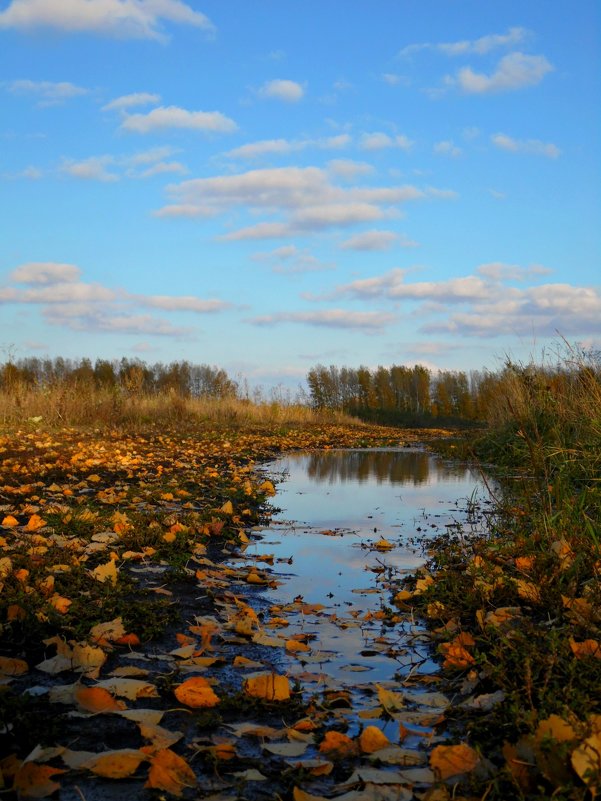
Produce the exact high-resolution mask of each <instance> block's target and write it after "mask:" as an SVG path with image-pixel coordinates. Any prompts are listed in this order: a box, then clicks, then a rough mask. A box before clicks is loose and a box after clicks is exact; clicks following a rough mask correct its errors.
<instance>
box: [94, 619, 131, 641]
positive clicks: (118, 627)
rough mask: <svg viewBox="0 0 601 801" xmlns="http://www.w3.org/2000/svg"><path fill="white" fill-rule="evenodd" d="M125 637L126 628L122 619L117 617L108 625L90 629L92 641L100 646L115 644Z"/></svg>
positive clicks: (99, 625)
mask: <svg viewBox="0 0 601 801" xmlns="http://www.w3.org/2000/svg"><path fill="white" fill-rule="evenodd" d="M124 636H125V628H124V627H123V620H122V618H121V617H116V618H115V619H114V620H110V621H108V622H107V623H97V624H96V625H95V626H92V628H91V629H90V639H91V640H93V641H94V642H95V643H97V644H98V645H106V644H107V643H110V642H115V640H118V639H119V638H120V637H124Z"/></svg>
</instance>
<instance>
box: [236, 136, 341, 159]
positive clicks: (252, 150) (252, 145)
mask: <svg viewBox="0 0 601 801" xmlns="http://www.w3.org/2000/svg"><path fill="white" fill-rule="evenodd" d="M350 141H351V137H350V136H349V135H348V134H340V135H338V136H329V137H326V138H324V139H262V140H260V141H258V142H249V143H248V144H246V145H241V146H240V147H236V148H234V149H233V150H229V151H228V152H227V153H226V154H225V155H226V156H229V157H230V158H235V159H256V158H259V157H261V156H269V155H278V156H281V155H287V154H288V153H295V152H298V151H300V150H305V149H306V148H308V147H316V148H319V149H321V150H340V149H342V148H344V147H346V146H347V145H348V144H349V142H350Z"/></svg>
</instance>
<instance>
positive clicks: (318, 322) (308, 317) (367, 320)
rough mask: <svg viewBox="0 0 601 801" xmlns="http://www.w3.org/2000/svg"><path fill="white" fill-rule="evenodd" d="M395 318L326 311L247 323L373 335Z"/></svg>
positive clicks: (272, 316)
mask: <svg viewBox="0 0 601 801" xmlns="http://www.w3.org/2000/svg"><path fill="white" fill-rule="evenodd" d="M395 320H396V317H395V315H394V314H389V313H386V312H380V311H367V312H362V311H348V310H346V309H328V310H326V311H321V312H279V313H277V314H266V315H263V316H261V317H255V318H253V319H252V320H249V322H251V323H253V325H262V326H271V325H277V324H278V323H301V324H305V325H314V326H318V327H320V328H344V329H347V328H351V329H358V330H362V331H366V332H372V333H375V332H377V331H380V330H381V329H383V328H385V327H386V326H387V325H389V324H390V323H392V322H394V321H395Z"/></svg>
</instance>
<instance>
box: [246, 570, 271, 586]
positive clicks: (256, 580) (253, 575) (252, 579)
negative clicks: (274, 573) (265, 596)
mask: <svg viewBox="0 0 601 801" xmlns="http://www.w3.org/2000/svg"><path fill="white" fill-rule="evenodd" d="M246 581H247V582H248V583H249V584H268V583H269V579H266V578H264V577H263V576H260V575H259V574H258V573H257V571H256V570H250V571H249V573H248V575H247V576H246Z"/></svg>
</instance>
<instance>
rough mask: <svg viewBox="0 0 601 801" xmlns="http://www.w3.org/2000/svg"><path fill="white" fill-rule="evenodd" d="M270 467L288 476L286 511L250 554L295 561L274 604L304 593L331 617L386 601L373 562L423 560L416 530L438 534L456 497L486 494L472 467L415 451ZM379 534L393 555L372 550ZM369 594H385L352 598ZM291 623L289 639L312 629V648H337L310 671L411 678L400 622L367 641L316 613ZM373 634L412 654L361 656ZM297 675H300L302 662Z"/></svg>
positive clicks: (458, 505)
mask: <svg viewBox="0 0 601 801" xmlns="http://www.w3.org/2000/svg"><path fill="white" fill-rule="evenodd" d="M266 470H267V472H268V473H269V474H270V475H271V476H272V477H275V479H276V480H277V479H279V478H280V476H281V477H282V478H284V479H285V480H284V481H282V482H278V483H277V495H276V497H275V498H274V499H273V504H274V506H276V507H279V508H281V510H282V511H281V512H278V513H277V514H276V515H274V526H273V527H272V528H271V529H268V530H266V531H265V532H264V539H263V540H262V541H260V542H259V543H257V544H253V545H251V546H249V548H248V550H247V553H248V554H249V555H250V554H252V553H270V554H274V556H275V557H276V559H278V558H279V559H283V558H290V557H291V558H292V564H291V565H286V564H282V563H280V564H276V570H278V571H279V572H282V573H285V574H286V580H285V581H284V583H283V584H282V586H281V587H279V588H278V589H277V590H272V591H270V592H269V596H271V597H270V600H272V602H273V603H276V604H277V603H280V604H285V603H289V602H291V601H292V600H293V598H294V597H295V596H297V595H302V596H303V598H304V600H305V601H306V602H307V603H322V604H325V605H326V606H327V610H326V613H327V614H328V615H329V614H336V615H337V616H338V618H343V619H349V620H351V619H352V618H351V617H350V616H351V613H352V612H353V611H359V612H360V614H361V615H363V614H364V613H365V612H367V611H368V610H371V611H377V609H379V608H380V606H381V604H382V603H386V604H388V603H389V600H390V598H389V596H390V593H388V592H387V591H386V589H385V588H383V586H382V581H383V580H385V577H383V576H380V578H378V576H377V575H376V573H374V572H372V571H371V570H369V567H370V566H381V565H385V566H390V567H394V568H397V569H398V570H405V571H410V572H411V571H413V570H415V568H416V567H418V566H419V565H421V564H423V561H424V559H423V556H422V554H421V551H419V550H416V549H415V548H414V547H412V544H411V542H410V540H411V538H413V537H415V536H418V535H419V534H420V532H418V531H417V529H418V528H421V534H424V533H429V534H430V535H432V534H435V533H436V531H437V530H444V526H445V524H449V523H453V522H456V521H461V520H462V519H465V511H464V507H465V506H466V503H462V502H461V499H467V498H470V497H471V496H472V493H473V492H474V490H475V489H477V490H478V492H479V496H480V497H483V496H486V494H487V493H486V490H485V488H484V486H483V485H482V483H481V482H480V480H479V477H478V474H477V473H476V472H475V471H474V470H471V469H469V468H467V467H464V466H461V465H448V464H446V463H444V462H442V461H440V460H438V459H436V458H435V457H433V456H431V455H429V454H427V453H425V452H421V451H416V450H411V451H410V450H401V449H397V450H370V451H329V452H326V453H319V454H293V455H289V456H286V457H284V458H282V459H278V460H276V461H274V462H271V463H269V464H268V465H266ZM374 528H375V529H377V530H376V531H375V532H374ZM324 529H340V530H341V534H342V536H326V535H324V534H320V533H319V532H320V531H321V530H324ZM381 537H385V538H386V539H387V540H389V541H390V542H392V543H393V544H394V545H395V548H394V550H392V551H388V552H385V553H381V552H377V551H374V550H370V543H373V542H374V541H376V540H378V539H380V538H381ZM370 588H378V589H383V592H377V593H366V594H358V593H357V592H353V590H357V589H370ZM290 620H291V623H292V624H293V625H291V627H290V628H288V629H286V630H285V631H286V635H287V636H290V634H291V633H294V632H296V631H305V632H307V631H311V632H315V633H316V634H317V635H318V639H317V640H315V641H313V642H312V643H311V645H312V647H313V649H314V650H315V649H317V650H325V651H328V650H335V651H337V652H338V656H337V657H335V658H334V659H332V660H331V661H329V662H327V663H324V664H323V665H322V666H321V667H320V666H319V665H316V664H307V665H306V667H305V669H306V670H309V671H318V672H319V671H320V670H323V671H324V672H326V673H328V674H329V675H331V676H336V677H337V678H339V679H342V680H344V681H351V682H352V681H353V679H355V680H357V681H361V680H363V678H365V680H369V681H373V680H382V679H387V678H392V676H393V675H394V672H395V670H397V669H399V668H401V666H402V665H403V664H404V665H405V666H408V667H406V669H405V671H404V672H407V670H408V669H409V668H410V667H411V664H412V663H413V662H414V660H415V658H416V654H415V647H414V646H412V645H411V644H409V643H408V642H407V636H406V633H405V632H404V631H403V630H402V629H401V628H400V627H398V626H397V627H395V628H394V629H390V628H386V629H383V630H382V631H380V624H379V623H376V624H374V623H372V624H371V631H370V635H369V637H368V638H367V640H366V639H365V637H364V634H363V633H362V631H361V629H359V628H348V629H346V630H341V629H340V628H339V627H338V626H336V625H334V624H330V623H326V622H325V620H324V618H323V617H322V618H320V620H319V622H318V621H317V620H316V619H315V618H312V617H310V618H307V619H304V620H303V619H302V616H300V615H296V616H292V617H291V618H290ZM379 634H384V635H385V636H386V637H387V638H388V639H389V640H390V642H391V643H392V644H393V647H394V648H396V649H397V650H399V649H408V650H409V651H410V653H409V654H407V655H399V656H398V657H397V658H396V660H394V661H391V660H390V659H389V658H387V657H385V656H377V657H373V656H361V655H360V652H361V651H362V650H364V649H366V648H367V649H369V648H370V645H369V642H372V644H373V637H374V636H378V635H379ZM293 661H294V664H298V663H297V662H296V660H293ZM348 664H354V665H364V666H365V667H369V668H370V671H369V672H365V673H348V672H341V671H340V668H341V667H343V666H344V665H348ZM431 667H432V666H431V665H430V666H429V669H431ZM425 668H426V669H428V666H425ZM298 669H299V670H301V669H302V668H301V666H300V665H299V666H298Z"/></svg>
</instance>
